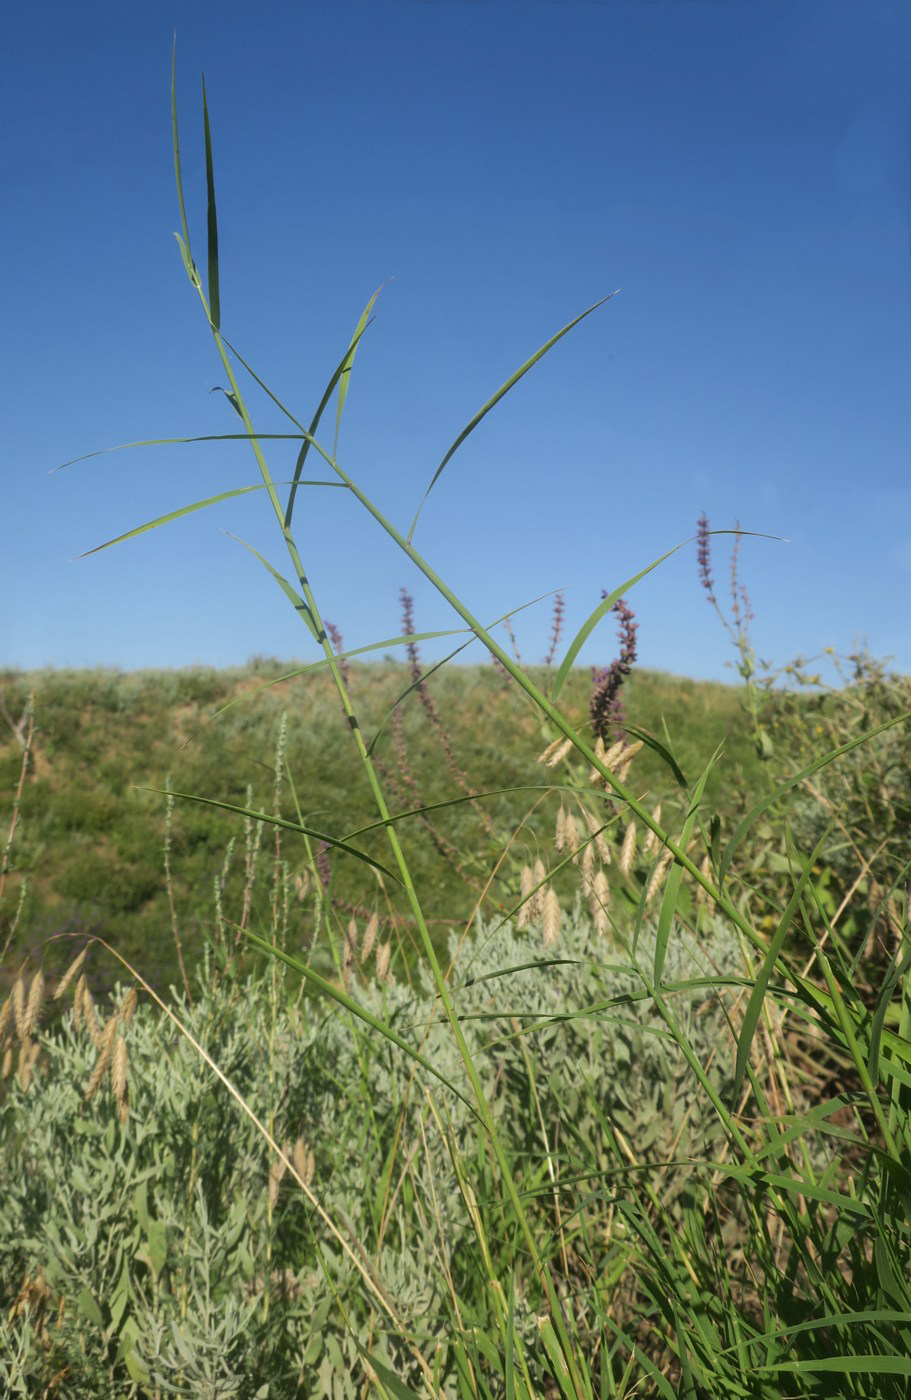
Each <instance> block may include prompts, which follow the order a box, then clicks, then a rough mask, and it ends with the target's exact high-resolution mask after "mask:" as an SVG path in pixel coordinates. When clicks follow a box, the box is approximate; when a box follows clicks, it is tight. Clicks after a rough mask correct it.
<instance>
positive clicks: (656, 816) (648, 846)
mask: <svg viewBox="0 0 911 1400" xmlns="http://www.w3.org/2000/svg"><path fill="white" fill-rule="evenodd" d="M652 821H653V822H654V823H655V825H656V826H657V824H658V823H659V822H660V821H661V803H660V802H659V803H658V805H657V807H656V808H655V810H654V811H653V812H652ZM657 849H658V837H657V836H656V835H655V833H654V832H653V831H649V833H648V835H647V836H646V838H645V840H644V841H643V843H642V854H643V855H646V856H650V855H651V854H652V851H657Z"/></svg>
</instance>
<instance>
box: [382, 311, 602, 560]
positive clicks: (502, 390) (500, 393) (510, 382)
mask: <svg viewBox="0 0 911 1400" xmlns="http://www.w3.org/2000/svg"><path fill="white" fill-rule="evenodd" d="M616 295H617V293H616V292H610V293H609V294H608V295H607V296H606V297H602V298H601V299H600V301H596V302H595V303H594V304H593V305H592V306H589V307H587V308H586V310H585V311H583V312H581V313H580V315H578V316H576V317H574V318H573V320H572V321H570V322H569V323H568V324H567V325H565V326H564V327H563V329H562V330H560V331H557V334H556V335H553V336H551V338H550V340H548V341H547V342H546V343H545V344H544V345H542V346H541V348H540V350H536V351H535V353H534V354H533V355H532V357H531V359H530V360H526V361H525V363H524V365H522V366H521V368H520V369H517V370H516V372H515V374H512V375H510V377H509V378H508V379H507V381H506V383H505V384H501V385H500V387H499V389H498V390H497V392H496V393H495V394H494V395H493V397H492V398H490V399H488V400H487V402H486V403H485V404H484V406H483V407H482V408H479V409H478V411H477V413H476V414H475V415H474V417H473V418H472V419H471V421H470V422H469V423H467V424H466V425H465V427H464V428H463V429H462V431H461V432H460V433H459V435H458V437H457V438H456V440H455V442H453V444H452V445H451V447H450V448H449V450H448V452H447V453H446V455H445V456H444V458H443V460H442V462H441V463H440V465H439V466H438V467H437V469H436V471H435V472H434V474H433V479H432V480H431V483H430V485H429V486H428V487H427V490H426V491H425V492H424V495H423V497H422V499H421V504H420V505H419V506H418V509H417V514H416V515H415V517H414V520H413V521H412V522H411V529H410V530H409V531H408V539H407V543H408V544H411V541H412V539H413V538H414V532H415V529H416V528H417V523H418V520H419V518H420V514H421V511H422V510H423V509H424V503H425V501H426V500H427V497H428V496H429V495H430V493H431V491H432V490H433V488H434V486H435V485H436V483H437V482H438V481H439V479H440V476H441V475H442V473H443V470H444V468H445V467H446V464H447V463H448V462H449V460H450V459H451V458H452V456H453V455H454V454H455V453H456V452H457V451H458V449H459V448H460V447H461V445H462V443H463V442H464V441H465V439H466V438H467V437H468V435H469V433H472V432H473V431H474V429H475V428H476V427H477V426H478V424H479V423H480V422H481V419H482V418H486V416H487V414H488V413H489V412H490V410H491V409H492V408H494V407H495V406H496V405H497V404H498V403H499V402H500V400H501V399H502V398H503V397H504V395H506V394H508V393H509V391H510V389H511V388H512V387H513V386H514V385H515V384H518V382H519V380H520V379H521V378H522V377H523V375H526V374H527V373H528V371H529V370H530V369H531V368H532V367H533V366H534V365H536V364H537V363H538V361H539V360H540V359H541V357H542V356H543V355H546V354H547V352H548V350H550V349H551V348H552V346H554V345H556V343H557V341H558V340H562V338H563V336H565V335H566V334H567V333H568V332H569V331H571V330H572V329H573V327H574V326H577V325H578V324H579V322H580V321H584V320H585V317H586V316H590V315H591V313H592V312H593V311H597V310H598V307H599V306H603V305H604V303H605V302H607V301H610V300H611V297H615V296H616Z"/></svg>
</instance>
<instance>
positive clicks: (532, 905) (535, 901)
mask: <svg viewBox="0 0 911 1400" xmlns="http://www.w3.org/2000/svg"><path fill="white" fill-rule="evenodd" d="M532 874H533V876H534V883H535V884H536V885H540V889H537V890H535V892H534V894H533V895H532V897H531V899H530V900H529V901H528V917H529V918H530V919H540V918H543V916H544V900H545V899H546V897H547V887H546V885H545V883H544V882H545V881H546V879H547V866H546V865H545V864H544V862H543V860H542V859H541V857H540V856H538V859H537V860H536V861H535V868H534V870H533V871H532Z"/></svg>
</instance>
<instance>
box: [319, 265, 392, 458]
mask: <svg viewBox="0 0 911 1400" xmlns="http://www.w3.org/2000/svg"><path fill="white" fill-rule="evenodd" d="M385 285H386V283H385V282H381V283H380V285H379V286H378V287H377V289H376V291H375V292H374V293H373V296H372V297H371V298H370V300H369V301H368V303H367V305H366V306H365V307H364V310H363V312H362V313H361V319H360V320H359V321H358V323H357V325H356V326H355V328H354V335H353V336H352V337H351V344H350V345H349V346H348V351H347V353H346V355H345V359H344V362H343V365H342V370H341V373H340V374H339V376H338V406H337V408H336V410H335V439H334V441H333V444H332V455H333V457H337V456H338V435H339V432H340V431H341V426H342V414H343V413H344V411H345V400H346V398H347V397H348V386H349V383H350V380H351V369H352V366H353V365H354V356H355V353H356V351H357V347H358V344H359V342H360V339H361V336H362V335H363V334H364V331H365V330H366V329H367V325H368V323H369V321H370V313H371V311H372V310H373V307H374V303H375V302H376V299H377V297H378V296H379V294H380V292H381V291H382V290H383V287H384V286H385ZM310 431H311V432H315V431H316V429H315V428H311V430H310Z"/></svg>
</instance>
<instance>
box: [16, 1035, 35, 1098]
mask: <svg viewBox="0 0 911 1400" xmlns="http://www.w3.org/2000/svg"><path fill="white" fill-rule="evenodd" d="M33 1045H34V1042H33V1041H31V1040H29V1039H28V1037H27V1036H26V1038H25V1040H23V1042H22V1044H21V1045H20V1046H19V1085H20V1087H21V1088H22V1089H27V1088H28V1086H29V1080H30V1079H31V1077H32V1065H33V1064H34V1060H33V1059H32V1049H33Z"/></svg>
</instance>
